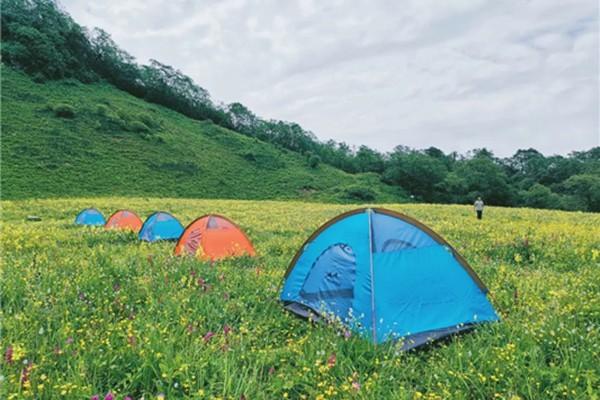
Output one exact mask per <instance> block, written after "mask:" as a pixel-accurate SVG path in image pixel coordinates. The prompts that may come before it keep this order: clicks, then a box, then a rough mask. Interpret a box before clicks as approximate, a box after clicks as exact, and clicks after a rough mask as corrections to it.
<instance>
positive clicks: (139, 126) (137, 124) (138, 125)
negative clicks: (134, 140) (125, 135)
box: [127, 121, 150, 133]
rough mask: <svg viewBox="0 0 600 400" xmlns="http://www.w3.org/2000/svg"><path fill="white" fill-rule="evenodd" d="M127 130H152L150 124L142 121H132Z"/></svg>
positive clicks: (144, 131)
mask: <svg viewBox="0 0 600 400" xmlns="http://www.w3.org/2000/svg"><path fill="white" fill-rule="evenodd" d="M127 130H129V131H132V132H138V133H148V132H150V128H149V127H148V125H146V124H144V123H143V122H142V121H131V122H130V123H129V124H128V125H127Z"/></svg>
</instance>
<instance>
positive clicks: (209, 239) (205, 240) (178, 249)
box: [175, 214, 256, 261]
mask: <svg viewBox="0 0 600 400" xmlns="http://www.w3.org/2000/svg"><path fill="white" fill-rule="evenodd" d="M181 254H191V255H196V256H197V257H198V258H200V259H201V260H210V261H215V260H220V259H223V258H227V257H238V256H243V255H249V256H254V255H256V252H255V251H254V247H253V246H252V243H251V242H250V239H248V237H247V236H246V234H245V233H244V232H242V230H241V229H240V228H239V227H238V226H237V225H236V224H234V223H233V222H232V221H231V220H229V219H227V218H225V217H223V216H221V215H214V214H213V215H205V216H203V217H200V218H198V219H196V220H194V221H193V222H192V223H191V224H189V225H188V226H187V227H186V228H185V230H184V231H183V234H182V235H181V237H180V238H179V241H178V242H177V245H176V246H175V255H181Z"/></svg>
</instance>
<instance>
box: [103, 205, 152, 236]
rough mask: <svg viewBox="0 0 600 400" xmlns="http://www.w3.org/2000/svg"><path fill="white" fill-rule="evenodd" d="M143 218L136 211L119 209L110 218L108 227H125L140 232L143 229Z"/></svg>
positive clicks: (107, 222) (106, 226)
mask: <svg viewBox="0 0 600 400" xmlns="http://www.w3.org/2000/svg"><path fill="white" fill-rule="evenodd" d="M142 224H143V222H142V220H141V219H140V217H138V216H137V214H136V213H134V212H133V211H129V210H119V211H117V212H115V213H114V214H113V215H111V216H110V218H108V221H106V225H104V227H105V228H106V229H123V230H131V231H133V232H139V231H140V229H142Z"/></svg>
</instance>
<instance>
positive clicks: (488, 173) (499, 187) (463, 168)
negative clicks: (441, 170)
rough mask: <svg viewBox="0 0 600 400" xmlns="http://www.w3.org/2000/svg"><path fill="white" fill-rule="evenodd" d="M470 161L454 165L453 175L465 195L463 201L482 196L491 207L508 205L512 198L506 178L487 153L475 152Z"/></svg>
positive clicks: (489, 153) (486, 151)
mask: <svg viewBox="0 0 600 400" xmlns="http://www.w3.org/2000/svg"><path fill="white" fill-rule="evenodd" d="M473 154H474V156H473V157H472V158H470V159H466V160H464V161H460V162H458V163H457V164H456V169H455V170H454V173H455V175H456V178H457V179H458V180H459V181H461V182H460V186H462V187H464V189H465V191H466V193H465V197H464V201H465V202H466V201H471V200H472V199H474V198H475V197H477V196H482V197H483V198H484V200H485V202H486V203H488V204H491V205H509V204H511V200H512V197H513V193H512V190H511V187H510V186H509V184H508V178H507V176H506V173H505V172H504V170H503V169H502V167H501V166H500V165H499V164H498V163H497V162H496V161H495V159H494V158H493V154H492V153H491V152H490V151H488V150H485V151H477V152H474V153H473Z"/></svg>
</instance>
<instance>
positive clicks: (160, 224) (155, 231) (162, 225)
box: [138, 211, 183, 242]
mask: <svg viewBox="0 0 600 400" xmlns="http://www.w3.org/2000/svg"><path fill="white" fill-rule="evenodd" d="M182 233H183V225H181V222H179V221H178V220H177V218H175V217H174V216H173V215H171V214H169V213H168V212H164V211H158V212H155V213H154V214H152V215H150V216H149V217H148V218H147V219H146V222H144V225H142V229H141V230H140V233H139V234H138V238H139V239H140V240H144V241H146V242H156V241H158V240H177V239H179V237H180V236H181V234H182Z"/></svg>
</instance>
